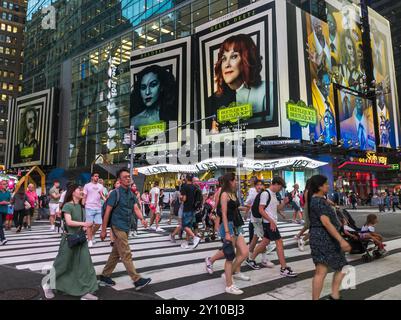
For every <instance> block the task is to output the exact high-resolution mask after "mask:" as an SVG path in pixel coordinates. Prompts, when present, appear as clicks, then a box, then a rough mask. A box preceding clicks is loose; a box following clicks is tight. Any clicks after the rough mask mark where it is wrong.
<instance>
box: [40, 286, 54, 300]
mask: <svg viewBox="0 0 401 320" xmlns="http://www.w3.org/2000/svg"><path fill="white" fill-rule="evenodd" d="M42 289H43V292H44V294H45V297H46V299H53V298H54V293H53V290H52V289H49V288H48V287H47V286H42Z"/></svg>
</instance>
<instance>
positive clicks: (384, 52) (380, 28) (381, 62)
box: [369, 9, 399, 148]
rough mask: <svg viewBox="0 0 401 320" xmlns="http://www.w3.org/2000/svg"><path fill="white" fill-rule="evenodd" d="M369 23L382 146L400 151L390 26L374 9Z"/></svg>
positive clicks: (371, 11) (370, 11)
mask: <svg viewBox="0 0 401 320" xmlns="http://www.w3.org/2000/svg"><path fill="white" fill-rule="evenodd" d="M369 22H370V31H371V46H372V58H373V75H374V78H375V80H376V85H377V101H376V105H377V118H378V126H379V128H378V129H377V130H378V132H379V137H380V141H379V146H380V147H384V148H396V147H397V146H398V145H399V128H398V124H399V114H398V99H397V83H396V78H395V72H394V70H395V69H394V58H393V57H394V54H393V46H392V41H391V30H390V23H389V22H388V20H386V19H385V18H384V17H382V16H381V15H379V14H378V13H376V12H375V11H374V10H371V9H369Z"/></svg>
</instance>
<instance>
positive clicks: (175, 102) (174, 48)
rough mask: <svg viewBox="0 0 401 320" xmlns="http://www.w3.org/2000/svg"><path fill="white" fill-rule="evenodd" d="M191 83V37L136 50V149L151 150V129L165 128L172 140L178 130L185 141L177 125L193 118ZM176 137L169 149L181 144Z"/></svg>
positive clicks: (133, 102) (133, 97) (133, 121)
mask: <svg viewBox="0 0 401 320" xmlns="http://www.w3.org/2000/svg"><path fill="white" fill-rule="evenodd" d="M191 86H192V82H191V40H190V38H184V39H180V40H176V41H172V42H168V43H166V44H162V45H157V46H154V47H150V48H147V49H141V50H136V51H133V52H132V55H131V96H130V123H131V125H132V126H134V128H135V129H136V130H138V133H137V141H136V143H137V145H138V148H136V149H135V153H142V152H146V150H149V147H150V145H152V142H151V141H146V137H147V135H148V134H150V133H151V134H152V133H153V135H157V133H161V132H164V133H165V134H166V140H165V141H164V142H165V143H169V142H168V137H169V134H171V131H175V133H174V134H175V137H178V141H181V131H182V129H181V128H178V129H175V128H176V127H177V126H181V125H182V124H185V123H187V122H189V121H190V117H191V105H192V96H191V92H192V87H191ZM171 122H172V123H171ZM170 124H172V125H173V127H171V128H170ZM177 132H178V133H177ZM177 134H178V136H177ZM173 140H174V142H171V143H169V145H168V149H177V148H178V146H179V143H177V142H176V141H177V138H175V139H173ZM165 143H164V146H166V144H165ZM140 144H141V146H142V147H140V146H139V145H140ZM162 144H163V143H162Z"/></svg>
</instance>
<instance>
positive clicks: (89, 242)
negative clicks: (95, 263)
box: [88, 240, 93, 248]
mask: <svg viewBox="0 0 401 320" xmlns="http://www.w3.org/2000/svg"><path fill="white" fill-rule="evenodd" d="M92 247H93V241H91V240H89V241H88V248H92Z"/></svg>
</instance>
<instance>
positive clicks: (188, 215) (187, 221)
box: [182, 211, 195, 229]
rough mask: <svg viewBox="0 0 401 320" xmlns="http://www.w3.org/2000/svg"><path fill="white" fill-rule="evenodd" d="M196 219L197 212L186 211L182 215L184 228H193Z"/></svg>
mask: <svg viewBox="0 0 401 320" xmlns="http://www.w3.org/2000/svg"><path fill="white" fill-rule="evenodd" d="M194 219H195V212H193V211H186V212H185V211H184V212H183V213H182V228H183V229H184V228H192V227H193V224H194Z"/></svg>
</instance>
